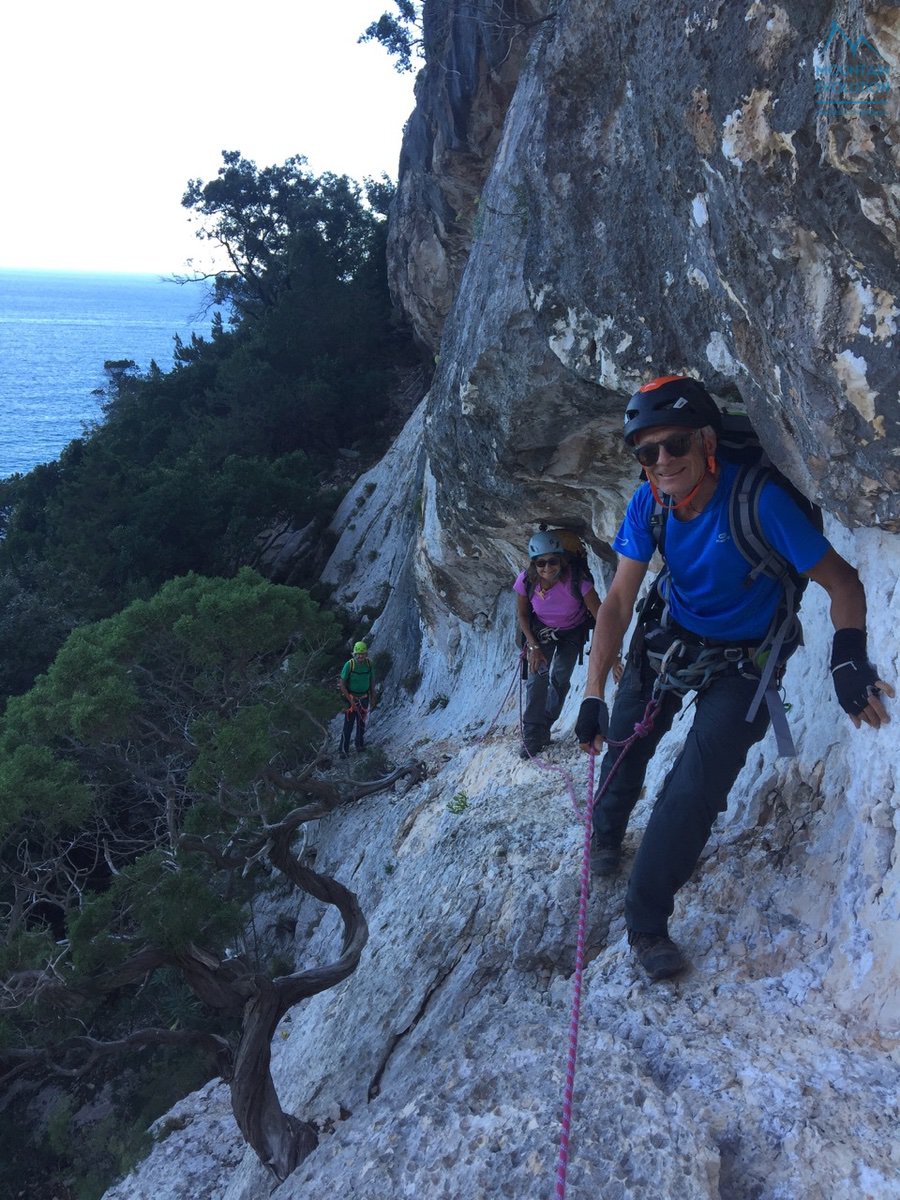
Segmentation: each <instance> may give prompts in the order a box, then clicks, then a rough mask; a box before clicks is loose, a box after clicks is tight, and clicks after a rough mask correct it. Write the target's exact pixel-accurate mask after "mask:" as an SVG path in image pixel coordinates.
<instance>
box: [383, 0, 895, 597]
mask: <svg viewBox="0 0 900 1200" xmlns="http://www.w3.org/2000/svg"><path fill="white" fill-rule="evenodd" d="M835 18H836V19H837V20H838V21H842V22H843V23H844V24H845V25H847V26H848V27H849V28H850V29H851V31H853V32H855V34H856V36H860V35H861V34H862V33H865V32H868V34H869V35H870V37H871V38H872V40H873V43H874V44H875V45H876V46H877V48H878V50H879V51H880V53H881V55H882V56H883V59H882V61H883V62H884V63H885V64H890V65H891V67H892V69H893V68H894V67H895V65H896V57H897V45H898V37H900V14H898V10H897V9H896V8H887V7H881V6H876V5H872V4H868V5H856V6H854V7H853V11H852V12H851V13H848V12H847V11H846V8H845V7H843V6H841V5H817V6H813V7H810V6H809V5H800V4H794V5H788V6H786V7H782V6H780V5H762V4H759V3H753V4H746V5H733V4H721V3H715V4H713V3H708V4H701V5H699V6H695V7H693V8H691V9H690V11H689V10H688V9H686V8H682V7H679V6H677V5H665V6H662V5H661V6H657V7H655V8H654V9H653V10H651V11H649V12H648V11H647V10H646V8H645V7H644V6H639V5H637V4H627V3H620V4H609V3H600V2H599V0H569V2H568V3H565V4H561V5H560V6H559V7H558V10H557V15H556V16H555V18H554V19H552V20H549V21H547V22H545V23H543V24H542V25H540V26H539V27H538V29H537V32H536V33H534V34H533V37H532V43H531V49H530V53H529V57H528V58H527V60H526V63H525V65H524V68H523V71H522V75H521V77H520V79H519V82H518V86H517V89H516V92H515V95H514V97H513V99H512V101H511V103H510V106H509V109H508V111H507V115H506V121H505V125H504V127H503V135H502V138H501V140H500V142H499V145H498V147H497V150H496V153H495V155H494V158H493V163H492V169H491V172H490V175H489V176H488V178H487V181H486V183H485V186H484V189H483V191H482V193H481V197H480V201H479V206H478V219H477V221H476V222H475V225H474V227H473V235H474V236H473V239H472V244H471V250H470V251H469V254H468V259H467V261H466V267H465V271H464V273H463V276H462V279H461V282H460V286H459V289H458V292H457V293H456V302H455V304H454V307H453V310H452V312H451V313H450V315H449V317H448V319H447V321H446V323H445V326H444V331H443V341H442V343H441V348H440V358H439V363H438V370H437V375H436V378H435V381H434V385H433V388H432V393H431V399H430V417H429V427H428V428H429V432H428V439H427V441H428V450H429V454H430V459H431V468H432V470H433V472H434V475H435V478H436V479H437V481H438V490H439V495H438V501H437V503H438V509H439V516H440V520H441V523H442V525H443V526H444V527H445V528H446V529H447V531H448V535H449V537H450V538H451V539H452V540H453V541H454V542H456V543H457V544H458V545H461V546H466V544H467V542H471V540H472V538H473V532H472V531H473V530H477V536H476V540H478V539H482V538H483V537H484V536H485V534H484V532H483V531H484V530H490V531H495V530H496V531H499V532H501V533H506V534H508V533H509V532H510V529H511V524H512V523H513V522H517V523H518V525H519V527H520V528H524V527H527V526H528V524H529V523H530V522H532V521H534V520H538V519H540V518H541V517H543V516H547V515H555V516H556V517H557V518H558V519H559V518H562V519H566V518H571V519H573V520H581V521H582V522H584V523H585V524H586V525H589V526H590V527H592V528H593V530H594V531H595V533H596V534H597V535H598V537H601V538H602V537H608V536H609V535H610V533H611V531H612V530H613V528H614V526H615V523H616V521H617V519H618V515H619V513H620V512H621V506H622V505H621V502H622V499H623V498H624V496H625V495H627V494H628V493H629V492H630V490H631V487H632V482H633V475H632V474H631V473H630V471H628V470H627V464H626V463H625V462H624V460H623V459H622V456H621V453H620V448H619V446H618V444H617V438H616V436H615V435H616V430H617V428H618V423H619V420H620V413H621V408H622V402H623V399H624V398H625V397H626V396H627V395H628V394H629V393H630V391H632V390H634V388H635V387H636V386H637V385H639V384H640V383H641V382H642V381H643V380H645V379H647V378H649V377H652V376H653V375H655V374H659V373H662V372H668V371H676V372H678V371H684V372H691V373H694V374H697V375H699V376H700V377H702V378H703V379H704V380H705V381H706V382H707V383H708V385H709V386H710V387H711V388H712V389H713V390H714V391H716V392H717V393H718V394H719V395H720V396H722V397H723V398H725V399H727V398H728V397H735V398H738V397H739V398H740V399H741V400H742V401H744V402H745V403H746V405H747V407H748V409H749V411H750V413H751V415H752V416H753V419H754V421H755V423H756V425H757V427H758V428H759V430H760V432H761V434H762V436H763V438H764V441H765V443H766V446H767V448H768V450H769V452H770V454H771V455H772V457H773V458H774V459H775V461H776V462H777V463H778V464H779V465H780V466H781V467H782V468H783V469H784V470H785V471H786V472H787V473H788V474H789V475H790V476H791V477H792V478H793V479H794V481H795V482H796V483H797V484H798V485H799V486H800V487H801V488H802V489H803V490H804V491H806V492H807V493H808V494H809V495H810V496H811V497H813V498H814V499H816V500H817V501H818V502H820V503H821V504H823V506H825V507H826V508H827V509H829V511H832V512H834V513H835V514H836V515H837V516H838V517H839V518H840V519H841V520H842V521H843V522H845V523H846V524H848V525H851V526H853V525H873V526H880V527H882V528H886V529H890V530H894V531H896V530H897V528H898V518H900V501H898V498H897V497H898V486H897V485H898V468H897V453H898V429H900V425H898V421H900V410H898V373H897V368H896V344H895V339H896V328H897V325H896V322H897V316H898V308H897V303H896V297H897V295H898V291H900V278H898V268H897V249H898V224H897V215H898V208H897V199H898V193H897V178H898V175H897V165H898V164H897V150H896V145H897V141H898V120H897V115H898V109H900V89H898V86H897V85H896V84H895V85H893V86H892V87H891V90H890V92H889V93H888V94H887V97H886V100H885V107H884V110H883V111H879V112H878V113H877V114H874V115H873V114H871V113H870V114H862V113H860V112H859V111H857V110H849V111H848V112H846V113H843V112H842V113H838V114H837V115H835V114H832V115H831V116H830V117H826V115H824V114H823V112H822V111H821V110H820V108H819V106H818V101H817V94H816V77H815V70H816V68H817V66H818V68H819V69H820V70H821V69H822V68H823V66H824V65H825V64H826V63H831V64H833V65H837V66H839V65H841V64H844V65H846V60H847V59H848V56H849V57H852V56H851V55H850V52H849V51H848V49H847V47H846V44H845V43H843V41H842V40H841V39H838V41H836V42H835V43H834V44H833V45H832V46H831V48H830V49H826V42H827V38H828V34H829V30H830V28H831V25H832V21H833V20H834V19H835ZM472 103H473V104H475V103H477V96H476V97H475V99H473V101H472ZM402 186H403V183H402V181H401V187H402ZM420 219H424V218H422V217H421V213H420ZM403 226H404V219H403V214H402V212H398V214H397V227H398V229H400V228H402V227H403ZM397 237H398V241H397V246H398V247H399V246H400V245H401V241H402V234H400V233H398V234H397ZM405 244H406V245H407V246H408V245H409V244H410V243H409V242H407V243H405ZM416 262H417V260H416V259H415V257H414V256H413V257H412V258H407V259H405V260H404V259H402V258H401V259H398V260H397V261H396V262H395V265H394V270H395V273H396V274H397V275H398V276H402V275H403V273H404V271H407V270H415V269H416ZM398 291H399V294H402V293H403V289H402V288H400V289H398ZM460 462H465V463H467V464H469V465H470V466H471V467H473V468H474V471H472V470H470V471H468V472H466V477H465V478H464V479H462V478H460V474H459V471H458V464H459V463H460ZM473 475H474V479H473ZM488 536H490V535H488ZM444 557H445V553H444V552H442V553H441V554H439V556H438V558H439V563H438V565H439V566H440V567H441V569H442V570H443V571H445V572H446V571H447V570H448V569H449V565H450V560H452V557H453V552H447V553H446V557H447V560H448V561H443V560H444ZM473 582H474V583H476V584H477V587H478V589H479V590H482V589H483V587H484V586H485V584H486V583H487V579H486V578H483V577H482V576H481V575H480V574H479V575H478V576H477V578H475V579H473ZM458 603H459V604H461V605H463V606H467V607H468V608H469V609H471V610H472V611H475V609H476V608H477V602H476V600H475V597H474V595H472V596H463V595H460V596H459V597H458Z"/></svg>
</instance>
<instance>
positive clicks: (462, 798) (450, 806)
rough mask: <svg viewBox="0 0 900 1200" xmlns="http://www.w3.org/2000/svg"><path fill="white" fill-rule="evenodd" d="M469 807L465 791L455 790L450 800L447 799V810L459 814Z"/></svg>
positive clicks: (455, 814)
mask: <svg viewBox="0 0 900 1200" xmlns="http://www.w3.org/2000/svg"><path fill="white" fill-rule="evenodd" d="M468 807H469V797H468V796H467V795H466V793H465V792H456V794H455V795H454V796H453V799H452V800H448V801H447V812H449V813H453V815H454V816H456V817H458V816H461V815H462V814H463V813H464V812H465V811H466V809H467V808H468Z"/></svg>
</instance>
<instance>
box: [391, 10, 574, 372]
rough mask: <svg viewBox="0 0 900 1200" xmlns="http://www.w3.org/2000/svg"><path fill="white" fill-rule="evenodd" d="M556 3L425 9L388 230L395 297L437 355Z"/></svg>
mask: <svg viewBox="0 0 900 1200" xmlns="http://www.w3.org/2000/svg"><path fill="white" fill-rule="evenodd" d="M550 7H552V6H551V5H550V3H549V0H503V2H502V3H497V0H467V2H466V3H465V4H460V3H459V2H458V0H428V3H426V4H425V6H424V13H423V26H424V28H423V36H424V40H425V43H426V47H427V54H428V66H427V67H426V68H425V69H424V70H423V71H422V73H421V74H420V76H419V79H418V82H417V85H416V108H415V111H414V112H413V114H412V116H411V117H410V119H409V124H408V125H407V130H406V135H405V137H404V140H403V149H402V153H401V158H400V171H399V180H398V188H397V198H396V201H395V205H394V216H393V219H392V221H391V229H390V269H389V276H390V283H391V289H392V291H393V294H394V298H395V300H396V301H397V303H398V304H399V305H400V307H401V308H402V309H403V310H404V311H405V313H406V314H407V316H408V318H409V319H410V321H411V322H412V325H413V328H414V329H415V331H416V334H417V336H418V338H419V339H420V341H422V343H423V344H424V345H425V346H427V347H429V348H430V349H431V350H432V351H436V350H437V347H438V343H439V342H440V337H441V330H442V329H443V325H444V321H445V319H446V317H447V313H448V312H449V311H450V307H451V305H452V303H453V299H454V297H455V295H456V292H457V289H458V287H459V280H460V276H461V274H462V270H463V267H464V266H465V264H466V259H467V257H468V252H469V247H470V245H471V241H472V233H473V229H475V228H476V227H477V225H478V223H479V222H480V219H481V215H480V212H479V200H480V196H481V191H482V188H483V187H484V181H485V178H486V177H487V173H488V170H489V169H490V166H491V162H492V160H493V156H494V153H495V151H496V148H497V143H498V141H499V140H500V135H501V132H502V129H503V119H504V117H505V115H506V109H507V107H508V105H509V101H510V99H511V97H512V94H513V91H514V90H515V86H516V82H517V80H518V76H519V71H520V69H521V66H522V60H523V58H524V54H525V51H526V50H527V48H528V46H529V45H530V42H531V39H532V37H533V34H534V31H535V30H536V29H538V28H539V27H540V25H541V24H542V21H543V19H544V18H545V16H546V13H547V10H548V8H550Z"/></svg>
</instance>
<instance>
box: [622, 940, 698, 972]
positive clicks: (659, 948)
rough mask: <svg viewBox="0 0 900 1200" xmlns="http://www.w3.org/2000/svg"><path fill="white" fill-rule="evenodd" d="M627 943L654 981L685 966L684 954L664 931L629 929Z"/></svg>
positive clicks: (681, 969)
mask: <svg viewBox="0 0 900 1200" xmlns="http://www.w3.org/2000/svg"><path fill="white" fill-rule="evenodd" d="M628 945H629V946H630V947H631V948H632V950H633V951H634V954H635V957H636V958H637V960H638V962H639V963H640V964H641V966H642V967H643V968H644V970H645V971H646V972H647V974H648V975H649V976H650V978H651V980H653V981H654V982H655V981H656V980H657V979H668V978H669V977H670V976H671V975H677V974H678V973H679V971H683V970H684V969H685V967H686V966H687V960H686V959H685V957H684V955H683V954H682V953H681V951H680V950H679V949H678V947H677V946H676V945H675V943H674V942H673V941H672V939H671V938H670V937H669V936H668V935H667V934H665V933H635V932H634V930H632V929H629V930H628Z"/></svg>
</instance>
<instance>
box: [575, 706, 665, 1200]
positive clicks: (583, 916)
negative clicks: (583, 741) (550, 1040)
mask: <svg viewBox="0 0 900 1200" xmlns="http://www.w3.org/2000/svg"><path fill="white" fill-rule="evenodd" d="M659 704H660V702H659V699H658V697H654V698H652V699H651V700H650V701H649V702H648V704H647V707H646V708H645V709H644V715H643V717H642V718H641V720H640V721H638V723H637V724H636V725H635V727H634V732H633V733H632V734H631V735H630V737H627V738H626V739H625V741H623V742H607V745H610V746H617V747H619V756H618V758H617V759H616V761H615V762H614V763H613V765H612V769H611V770H610V772H609V774H608V775H607V777H606V779H605V780H604V782H603V786H602V787H601V788H600V792H599V794H598V795H597V796H596V797H595V796H594V759H595V757H596V752H595V751H594V750H591V751H590V753H589V755H588V782H587V796H586V797H585V802H584V811H583V813H582V814H579V815H581V816H583V818H584V841H583V847H582V854H581V887H580V891H579V897H578V935H577V937H576V940H575V973H574V975H573V981H572V1009H571V1019H570V1022H569V1052H568V1057H567V1059H566V1084H565V1089H564V1091H563V1105H562V1122H561V1129H560V1136H559V1156H558V1158H557V1163H556V1200H564V1198H565V1194H566V1171H567V1169H568V1165H569V1134H570V1130H571V1127H572V1097H573V1095H574V1092H575V1062H576V1058H577V1055H578V1026H579V1022H580V1019H581V984H582V978H583V975H584V945H585V937H586V931H587V905H588V896H589V895H590V882H591V831H592V824H593V820H592V818H593V812H594V804H595V801H596V800H599V799H600V798H601V796H603V794H604V792H605V791H606V789H607V788H608V787H609V785H610V783H611V782H612V779H613V777H614V776H615V774H616V772H617V771H618V769H619V765H620V763H621V762H622V760H623V759H624V757H625V755H626V754H627V753H628V751H629V750H630V749H631V747H632V746H633V745H634V743H635V742H636V741H637V740H638V738H642V737H646V735H647V734H648V733H649V732H650V730H651V729H652V728H653V721H654V718H655V717H656V713H657V711H658V709H659ZM577 811H578V810H577V807H576V812H577Z"/></svg>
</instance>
